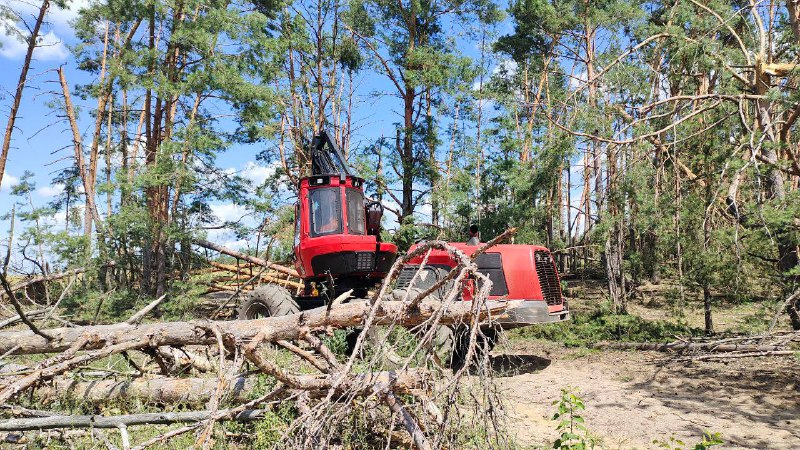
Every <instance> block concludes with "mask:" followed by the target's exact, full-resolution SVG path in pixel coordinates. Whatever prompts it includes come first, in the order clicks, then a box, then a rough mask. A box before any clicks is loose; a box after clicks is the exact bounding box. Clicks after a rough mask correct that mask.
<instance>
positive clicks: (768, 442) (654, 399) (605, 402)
mask: <svg viewBox="0 0 800 450" xmlns="http://www.w3.org/2000/svg"><path fill="white" fill-rule="evenodd" d="M496 353H497V352H496ZM493 365H494V366H495V368H496V369H498V370H499V373H500V375H499V376H498V379H497V381H498V384H499V386H500V389H501V391H502V393H503V395H504V397H505V399H506V401H507V404H506V407H507V408H508V410H509V413H510V421H511V424H512V425H511V429H512V432H513V433H514V434H516V437H517V441H518V442H519V443H520V444H522V445H523V446H526V447H530V448H538V447H545V448H548V447H549V446H550V445H551V444H550V443H552V442H553V440H554V439H555V438H556V436H557V434H556V432H555V422H553V421H551V420H550V418H551V417H552V415H553V412H554V409H555V407H554V406H553V402H554V401H556V400H557V399H558V398H559V397H560V389H561V388H562V387H567V386H572V387H574V388H577V389H578V391H579V393H580V396H581V397H582V398H583V399H584V401H585V403H586V411H585V412H584V414H583V416H584V418H585V419H586V425H587V427H588V428H589V430H590V431H591V432H592V434H593V435H594V436H596V437H598V438H600V439H601V447H602V448H610V449H616V448H620V449H631V448H638V449H644V448H659V446H658V445H657V444H654V443H653V440H669V438H670V437H671V436H674V437H675V438H677V439H680V440H682V441H683V442H685V443H686V447H688V448H693V447H694V444H696V443H698V442H700V440H701V437H702V433H703V431H704V430H706V431H714V432H719V433H721V434H722V438H723V440H724V441H725V445H723V446H722V447H715V448H729V449H735V448H748V449H800V360H798V359H797V358H795V357H788V358H758V359H737V360H730V361H727V362H724V363H723V362H707V361H703V362H683V361H677V360H675V359H674V357H670V356H665V355H664V354H661V353H648V352H644V353H642V352H618V351H605V352H602V353H600V352H592V353H588V354H586V352H585V351H584V352H583V354H582V353H581V352H575V351H570V350H565V349H563V348H558V347H557V346H556V345H555V344H549V343H537V342H533V343H532V342H524V343H515V344H510V345H509V346H508V347H507V349H506V350H505V351H504V352H500V353H499V354H497V355H495V356H494V357H493Z"/></svg>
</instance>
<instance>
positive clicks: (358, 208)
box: [346, 189, 366, 235]
mask: <svg viewBox="0 0 800 450" xmlns="http://www.w3.org/2000/svg"><path fill="white" fill-rule="evenodd" d="M346 192H347V194H346V197H347V232H348V233H350V234H362V235H363V234H365V233H366V225H365V221H366V218H365V213H364V194H362V193H361V191H359V190H357V189H347V191H346Z"/></svg>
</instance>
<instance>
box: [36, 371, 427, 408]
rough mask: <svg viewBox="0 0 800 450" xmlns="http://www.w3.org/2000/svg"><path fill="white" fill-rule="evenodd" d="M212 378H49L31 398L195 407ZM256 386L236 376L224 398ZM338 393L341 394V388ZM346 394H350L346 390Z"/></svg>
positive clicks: (419, 380)
mask: <svg viewBox="0 0 800 450" xmlns="http://www.w3.org/2000/svg"><path fill="white" fill-rule="evenodd" d="M299 377H300V378H302V379H306V380H308V381H315V380H319V379H320V378H321V377H320V376H318V375H300V376H299ZM352 378H353V381H352V382H351V383H349V384H350V386H347V387H349V388H352V387H354V386H355V387H357V389H356V390H355V393H356V395H362V396H367V395H371V394H372V393H373V392H374V389H385V388H386V387H391V390H392V391H393V392H397V393H399V394H408V393H411V392H413V391H415V390H418V389H424V387H425V385H426V383H428V382H429V381H430V376H429V373H428V372H427V371H423V370H417V369H412V370H408V371H406V372H377V373H373V374H368V375H367V374H356V375H353V377H352ZM217 384H218V380H217V379H216V378H167V377H158V378H152V379H134V380H97V381H76V380H72V379H69V378H65V377H59V378H55V379H53V380H52V381H51V382H48V383H45V384H43V385H41V386H39V387H38V388H36V390H35V391H34V397H35V398H36V399H37V400H39V401H41V402H44V403H48V402H52V401H56V400H60V399H64V398H68V399H70V400H76V401H81V402H90V403H106V402H109V401H115V400H120V401H126V402H127V401H131V400H134V399H135V400H139V401H142V402H144V403H158V404H176V403H188V404H199V403H205V402H207V401H208V400H209V399H210V398H211V396H212V395H213V394H214V391H215V390H216V388H217ZM256 387H257V380H256V378H255V377H238V378H234V379H233V380H231V383H230V385H229V388H228V390H227V391H226V392H225V398H226V399H228V400H231V401H245V400H247V398H248V397H250V395H251V394H252V392H253V390H254V389H255V388H256ZM341 393H342V394H344V393H345V391H344V390H343V389H342V392H341ZM348 393H353V391H352V390H351V391H349V392H348ZM325 394H327V392H323V391H316V392H311V393H310V395H311V397H312V398H314V397H319V396H324V395H325Z"/></svg>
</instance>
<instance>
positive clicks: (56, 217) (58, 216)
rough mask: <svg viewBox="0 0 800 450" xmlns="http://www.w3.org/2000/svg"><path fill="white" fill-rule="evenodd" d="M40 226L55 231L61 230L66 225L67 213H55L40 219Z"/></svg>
mask: <svg viewBox="0 0 800 450" xmlns="http://www.w3.org/2000/svg"><path fill="white" fill-rule="evenodd" d="M42 225H44V226H51V227H53V228H55V229H63V228H64V227H66V225H67V212H66V211H56V212H55V213H54V214H52V215H49V216H45V217H43V218H42Z"/></svg>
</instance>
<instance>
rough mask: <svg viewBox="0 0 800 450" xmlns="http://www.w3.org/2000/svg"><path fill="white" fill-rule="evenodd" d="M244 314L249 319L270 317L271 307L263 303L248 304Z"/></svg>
mask: <svg viewBox="0 0 800 450" xmlns="http://www.w3.org/2000/svg"><path fill="white" fill-rule="evenodd" d="M244 316H245V317H246V318H248V319H263V318H266V317H270V313H269V309H267V307H266V306H264V305H263V304H261V303H252V304H250V305H248V306H247V310H246V311H245V312H244Z"/></svg>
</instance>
